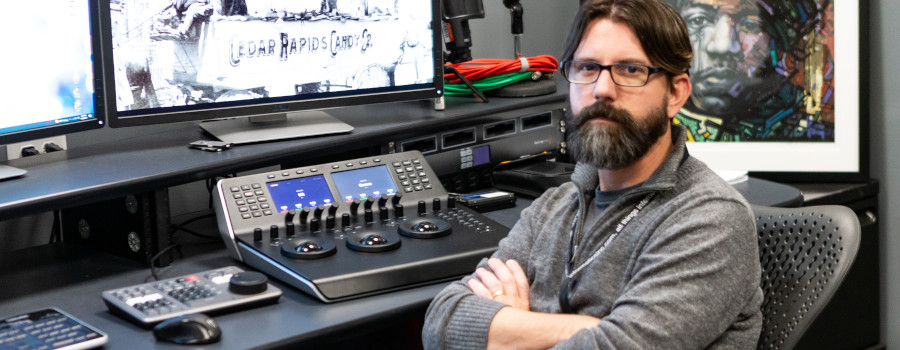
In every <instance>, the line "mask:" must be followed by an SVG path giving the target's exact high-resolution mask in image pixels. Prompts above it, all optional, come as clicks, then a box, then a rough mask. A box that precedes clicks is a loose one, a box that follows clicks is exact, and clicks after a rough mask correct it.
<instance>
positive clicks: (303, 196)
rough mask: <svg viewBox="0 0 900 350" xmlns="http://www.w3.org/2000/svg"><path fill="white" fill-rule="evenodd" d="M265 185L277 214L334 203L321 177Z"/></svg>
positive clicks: (308, 177)
mask: <svg viewBox="0 0 900 350" xmlns="http://www.w3.org/2000/svg"><path fill="white" fill-rule="evenodd" d="M266 185H267V186H268V187H269V194H270V195H271V196H272V203H273V204H274V205H275V209H276V210H278V212H282V213H283V212H286V211H288V210H291V209H294V210H300V209H303V208H315V207H316V206H317V205H319V204H322V205H329V204H331V203H332V202H334V197H332V196H331V189H329V188H328V183H327V182H325V177H324V176H322V175H315V176H307V177H301V178H299V179H290V180H282V181H275V182H269V183H268V184H266Z"/></svg>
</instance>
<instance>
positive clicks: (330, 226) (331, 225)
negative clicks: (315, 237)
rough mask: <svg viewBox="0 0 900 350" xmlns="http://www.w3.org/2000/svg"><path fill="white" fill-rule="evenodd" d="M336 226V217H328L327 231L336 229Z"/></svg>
mask: <svg viewBox="0 0 900 350" xmlns="http://www.w3.org/2000/svg"><path fill="white" fill-rule="evenodd" d="M334 224H335V218H334V215H328V216H327V217H325V229H326V230H332V229H334Z"/></svg>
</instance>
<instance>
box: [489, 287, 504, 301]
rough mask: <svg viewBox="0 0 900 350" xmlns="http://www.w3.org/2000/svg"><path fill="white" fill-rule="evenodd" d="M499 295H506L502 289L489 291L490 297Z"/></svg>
mask: <svg viewBox="0 0 900 350" xmlns="http://www.w3.org/2000/svg"><path fill="white" fill-rule="evenodd" d="M501 295H506V292H504V291H503V289H501V290H498V291H496V292H493V293H491V298H492V299H493V298H496V297H499V296H501Z"/></svg>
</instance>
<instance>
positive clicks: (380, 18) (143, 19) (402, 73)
mask: <svg viewBox="0 0 900 350" xmlns="http://www.w3.org/2000/svg"><path fill="white" fill-rule="evenodd" d="M430 6H431V2H428V1H418V0H294V1H288V0H174V1H171V0H112V1H111V2H110V13H111V32H112V33H111V34H112V50H113V57H114V61H115V62H114V66H115V76H116V92H117V95H116V99H117V100H116V105H117V109H118V110H119V111H129V110H138V109H147V108H156V107H173V106H186V105H198V104H203V103H211V102H229V101H246V100H253V99H256V98H270V97H283V96H295V95H302V94H307V93H332V92H333V93H340V92H341V91H348V90H362V89H378V88H390V87H394V86H404V85H412V84H423V83H430V82H433V81H434V79H435V77H434V73H433V60H434V57H433V48H432V46H433V44H432V43H433V40H432V37H431V35H430V33H431V32H432V30H431V20H432V18H431V13H432V11H431V8H430ZM318 97H321V96H318Z"/></svg>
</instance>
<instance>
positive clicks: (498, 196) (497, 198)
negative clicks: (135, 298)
mask: <svg viewBox="0 0 900 350" xmlns="http://www.w3.org/2000/svg"><path fill="white" fill-rule="evenodd" d="M457 201H458V202H459V203H461V204H462V205H465V206H467V207H469V208H472V209H475V210H476V211H478V212H479V213H484V212H488V211H492V210H498V209H505V208H512V207H515V206H516V194H515V193H512V192H506V191H487V192H477V193H468V194H463V195H460V196H459V197H457Z"/></svg>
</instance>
